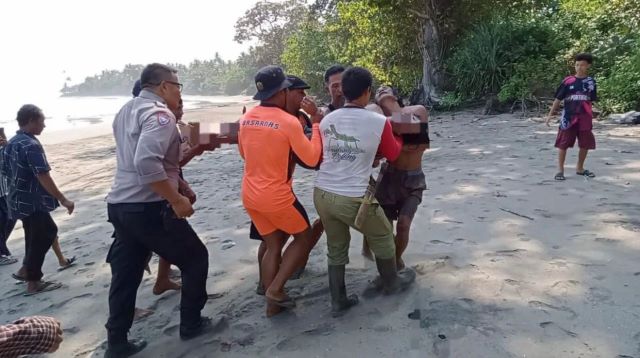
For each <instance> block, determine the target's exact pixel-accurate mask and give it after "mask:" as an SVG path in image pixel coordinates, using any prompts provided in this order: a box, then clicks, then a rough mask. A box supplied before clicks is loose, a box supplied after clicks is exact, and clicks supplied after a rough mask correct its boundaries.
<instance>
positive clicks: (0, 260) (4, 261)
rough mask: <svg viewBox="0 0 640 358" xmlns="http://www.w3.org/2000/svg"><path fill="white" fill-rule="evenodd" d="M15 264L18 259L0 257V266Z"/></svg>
mask: <svg viewBox="0 0 640 358" xmlns="http://www.w3.org/2000/svg"><path fill="white" fill-rule="evenodd" d="M16 262H18V259H16V258H15V257H10V256H2V257H0V266H4V265H12V264H15V263H16Z"/></svg>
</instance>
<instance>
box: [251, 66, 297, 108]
mask: <svg viewBox="0 0 640 358" xmlns="http://www.w3.org/2000/svg"><path fill="white" fill-rule="evenodd" d="M255 81H256V89H257V90H258V92H257V93H256V95H255V96H253V99H255V100H260V101H263V100H265V99H269V98H271V97H273V95H274V94H276V93H278V92H279V91H282V90H283V89H285V88H289V86H291V82H289V80H287V78H286V77H285V76H284V72H283V71H282V68H280V67H278V66H266V67H263V68H261V69H260V70H259V71H258V73H257V74H256V77H255Z"/></svg>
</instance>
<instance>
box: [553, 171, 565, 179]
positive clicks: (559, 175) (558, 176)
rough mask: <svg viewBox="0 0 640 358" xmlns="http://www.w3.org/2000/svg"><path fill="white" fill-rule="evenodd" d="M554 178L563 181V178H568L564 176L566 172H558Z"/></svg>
mask: <svg viewBox="0 0 640 358" xmlns="http://www.w3.org/2000/svg"><path fill="white" fill-rule="evenodd" d="M554 179H555V180H560V181H562V180H565V179H566V178H565V177H564V173H558V174H556V176H555V177H554Z"/></svg>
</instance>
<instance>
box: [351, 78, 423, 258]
mask: <svg viewBox="0 0 640 358" xmlns="http://www.w3.org/2000/svg"><path fill="white" fill-rule="evenodd" d="M375 101H376V103H377V104H378V106H380V109H381V110H382V112H383V113H384V115H385V116H387V117H391V115H392V114H393V113H398V112H400V113H411V114H414V115H416V116H418V117H419V118H420V120H421V121H422V122H426V121H427V118H428V113H427V109H426V108H425V107H424V106H407V107H401V106H400V103H399V102H398V98H397V96H396V95H395V94H394V92H393V90H392V89H391V88H390V87H388V86H382V87H380V88H378V90H377V91H376V96H375ZM406 137H407V135H405V141H404V145H403V146H402V151H401V153H400V156H399V157H398V159H396V160H395V161H393V162H389V163H388V164H387V166H386V170H385V171H384V174H383V176H382V181H381V182H380V184H379V185H378V190H377V191H376V199H377V200H378V202H379V203H380V205H381V206H382V208H383V210H384V213H385V215H386V216H387V218H388V219H389V221H390V222H391V223H392V224H393V222H394V221H397V224H396V236H395V243H396V264H397V265H398V270H401V269H403V268H404V267H405V264H404V261H403V260H402V254H403V253H404V251H405V250H406V249H407V245H408V244H409V230H410V228H411V222H412V221H413V216H414V215H415V213H416V211H417V209H418V206H419V205H420V203H421V202H422V192H423V191H424V190H425V189H426V188H427V184H426V180H425V176H424V173H423V171H422V154H423V153H424V152H425V150H427V149H428V148H429V144H428V143H418V142H419V140H418V141H416V140H413V141H412V140H407V139H408V138H406ZM422 141H423V142H424V140H422ZM411 142H414V143H411ZM383 168H385V167H383ZM362 254H363V255H364V256H365V257H367V258H370V259H373V255H372V254H371V250H369V247H368V246H367V240H364V243H363V247H362Z"/></svg>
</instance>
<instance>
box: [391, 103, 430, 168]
mask: <svg viewBox="0 0 640 358" xmlns="http://www.w3.org/2000/svg"><path fill="white" fill-rule="evenodd" d="M402 112H403V113H413V114H415V115H417V116H418V117H420V120H421V121H426V120H427V117H428V113H427V110H426V108H424V107H423V106H407V107H403V108H402ZM427 149H429V144H405V145H404V146H402V152H401V153H400V156H399V157H398V159H396V160H395V161H394V162H392V163H389V165H391V166H392V167H394V168H396V169H400V170H416V169H422V154H424V152H425V151H426V150H427Z"/></svg>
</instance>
